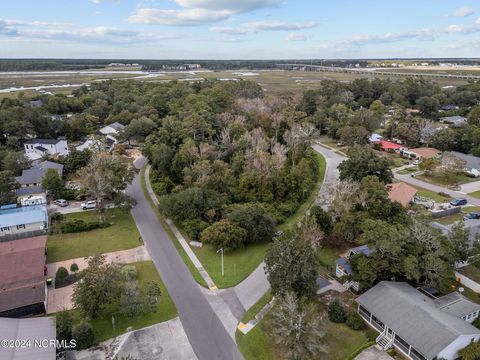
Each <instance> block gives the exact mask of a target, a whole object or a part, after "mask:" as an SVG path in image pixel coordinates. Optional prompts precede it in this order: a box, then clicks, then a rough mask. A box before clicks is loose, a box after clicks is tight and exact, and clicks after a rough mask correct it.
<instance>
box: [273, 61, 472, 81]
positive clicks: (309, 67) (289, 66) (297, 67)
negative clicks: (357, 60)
mask: <svg viewBox="0 0 480 360" xmlns="http://www.w3.org/2000/svg"><path fill="white" fill-rule="evenodd" d="M277 67H279V68H282V69H285V70H297V71H320V72H330V73H331V72H338V73H348V74H363V75H373V76H375V75H384V76H399V77H405V76H410V77H429V78H447V79H464V80H480V75H459V74H432V73H425V72H391V71H385V70H378V69H360V68H342V67H334V66H322V65H308V64H277Z"/></svg>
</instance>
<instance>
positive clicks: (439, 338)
mask: <svg viewBox="0 0 480 360" xmlns="http://www.w3.org/2000/svg"><path fill="white" fill-rule="evenodd" d="M356 301H357V302H358V303H359V304H361V305H362V306H363V307H365V308H366V309H367V310H368V311H370V312H371V313H372V314H374V315H375V316H376V317H377V318H379V319H380V320H381V321H382V322H383V323H384V324H386V325H387V326H388V327H389V328H391V329H392V330H393V331H394V332H395V333H396V334H398V336H400V337H401V338H402V339H404V340H405V341H406V342H408V343H409V344H410V345H412V346H413V347H414V348H415V349H416V350H417V351H418V352H420V353H421V354H422V355H423V356H425V357H426V358H427V359H433V358H434V357H435V356H437V355H438V354H439V353H440V352H441V351H442V350H443V349H445V348H446V347H447V346H448V345H450V344H451V343H452V342H453V341H454V340H455V339H457V338H458V337H459V336H460V335H474V334H480V330H479V329H477V328H475V327H474V326H473V325H471V324H470V323H468V322H466V321H464V320H462V319H460V318H458V317H455V316H453V315H451V314H450V313H448V312H447V311H442V310H441V309H439V308H438V307H437V306H436V304H435V302H434V300H432V299H431V298H429V297H428V296H426V295H424V294H422V293H421V292H419V291H418V290H416V289H415V288H413V287H412V286H410V285H409V284H407V283H404V282H391V281H382V282H381V283H379V284H377V285H376V286H374V287H373V288H371V289H370V290H368V291H367V292H365V293H364V294H363V295H361V296H360V297H358V298H357V300H356Z"/></svg>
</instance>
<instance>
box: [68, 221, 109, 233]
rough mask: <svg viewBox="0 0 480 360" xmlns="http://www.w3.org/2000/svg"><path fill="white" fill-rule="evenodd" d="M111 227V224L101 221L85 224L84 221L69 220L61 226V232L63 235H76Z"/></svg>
mask: <svg viewBox="0 0 480 360" xmlns="http://www.w3.org/2000/svg"><path fill="white" fill-rule="evenodd" d="M109 226H110V224H109V223H107V222H101V221H92V222H85V221H83V220H69V221H67V222H65V223H63V224H62V225H61V230H62V233H76V232H83V231H90V230H95V229H103V228H106V227H109Z"/></svg>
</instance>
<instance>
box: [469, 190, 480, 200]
mask: <svg viewBox="0 0 480 360" xmlns="http://www.w3.org/2000/svg"><path fill="white" fill-rule="evenodd" d="M468 195H470V196H473V197H476V198H480V190H479V191H475V192H472V193H469V194H468Z"/></svg>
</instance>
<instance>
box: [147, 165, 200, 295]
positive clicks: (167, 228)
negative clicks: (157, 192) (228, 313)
mask: <svg viewBox="0 0 480 360" xmlns="http://www.w3.org/2000/svg"><path fill="white" fill-rule="evenodd" d="M145 169H146V166H144V167H143V168H142V170H141V172H140V176H141V178H140V179H141V183H142V189H143V193H144V195H145V197H146V198H147V201H148V203H149V204H150V206H151V208H152V210H153V212H154V213H155V214H156V215H157V218H158V221H160V224H162V227H163V229H164V230H165V232H166V233H167V235H168V237H169V238H170V240H171V241H172V243H173V245H174V246H175V248H176V249H177V251H178V254H179V255H180V257H181V258H182V260H183V262H184V263H185V264H186V265H187V267H188V270H190V273H191V274H192V276H193V278H194V279H195V281H196V282H197V283H199V284H200V285H202V286H204V287H208V285H207V283H206V282H205V280H204V279H203V277H202V275H200V272H199V271H198V269H197V268H196V267H195V265H193V263H192V261H191V260H190V258H189V257H188V255H187V253H186V252H185V250H184V249H183V247H182V245H180V243H179V242H178V239H177V237H176V236H175V235H174V234H173V232H172V230H171V229H170V226H168V224H167V223H166V222H165V219H164V218H163V216H162V215H161V214H160V211H158V208H157V207H156V206H155V204H154V203H153V201H152V199H151V198H150V195H149V194H148V191H147V185H146V184H145Z"/></svg>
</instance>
